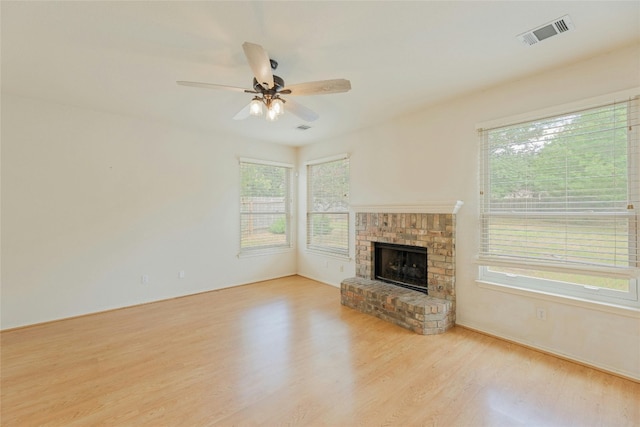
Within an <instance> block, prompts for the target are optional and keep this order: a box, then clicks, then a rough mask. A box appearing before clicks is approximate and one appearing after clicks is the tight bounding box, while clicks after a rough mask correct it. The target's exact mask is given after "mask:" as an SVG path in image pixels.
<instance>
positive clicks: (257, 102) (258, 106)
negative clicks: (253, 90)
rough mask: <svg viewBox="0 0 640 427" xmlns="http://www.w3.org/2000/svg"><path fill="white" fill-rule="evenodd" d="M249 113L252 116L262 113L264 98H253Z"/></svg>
mask: <svg viewBox="0 0 640 427" xmlns="http://www.w3.org/2000/svg"><path fill="white" fill-rule="evenodd" d="M249 114H251V115H252V116H261V115H262V100H261V99H260V98H258V97H257V96H256V97H255V98H253V100H252V101H251V104H250V105H249Z"/></svg>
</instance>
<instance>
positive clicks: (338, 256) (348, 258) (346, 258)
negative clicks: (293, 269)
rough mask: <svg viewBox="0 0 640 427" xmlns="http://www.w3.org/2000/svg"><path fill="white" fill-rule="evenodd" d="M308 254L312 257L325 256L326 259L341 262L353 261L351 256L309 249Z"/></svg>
mask: <svg viewBox="0 0 640 427" xmlns="http://www.w3.org/2000/svg"><path fill="white" fill-rule="evenodd" d="M306 252H307V253H308V254H311V255H318V256H323V257H325V258H333V259H339V260H341V261H351V256H349V255H341V254H335V253H332V252H327V251H321V250H319V249H311V248H307V250H306Z"/></svg>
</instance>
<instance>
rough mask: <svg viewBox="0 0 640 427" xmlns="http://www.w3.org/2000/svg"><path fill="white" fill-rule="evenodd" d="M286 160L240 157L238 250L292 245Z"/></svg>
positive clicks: (242, 251) (288, 166)
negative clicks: (268, 160) (265, 160)
mask: <svg viewBox="0 0 640 427" xmlns="http://www.w3.org/2000/svg"><path fill="white" fill-rule="evenodd" d="M292 168H293V166H292V165H288V164H280V163H272V162H262V161H260V160H249V159H241V160H240V252H241V253H247V252H251V251H254V252H255V251H258V250H259V251H262V252H264V251H267V252H268V251H270V250H277V249H281V248H289V247H291V232H290V230H291V224H290V218H291V215H290V212H291V171H292Z"/></svg>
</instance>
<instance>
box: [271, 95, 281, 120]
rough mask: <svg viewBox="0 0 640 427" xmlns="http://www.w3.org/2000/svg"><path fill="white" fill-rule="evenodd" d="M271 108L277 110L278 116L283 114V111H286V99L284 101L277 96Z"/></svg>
mask: <svg viewBox="0 0 640 427" xmlns="http://www.w3.org/2000/svg"><path fill="white" fill-rule="evenodd" d="M271 108H272V109H273V110H274V111H275V112H276V114H277V115H278V116H280V115H282V113H284V101H282V99H280V98H275V99H274V100H273V101H272V102H271Z"/></svg>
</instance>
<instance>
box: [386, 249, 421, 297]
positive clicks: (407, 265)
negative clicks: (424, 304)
mask: <svg viewBox="0 0 640 427" xmlns="http://www.w3.org/2000/svg"><path fill="white" fill-rule="evenodd" d="M374 247H375V258H374V271H375V278H376V279H377V280H382V281H384V282H388V283H393V284H395V285H398V286H403V287H405V288H409V289H413V290H415V291H419V292H423V293H425V294H428V293H429V292H428V288H427V248H422V247H419V246H406V245H395V244H391V243H379V242H376V243H374Z"/></svg>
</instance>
